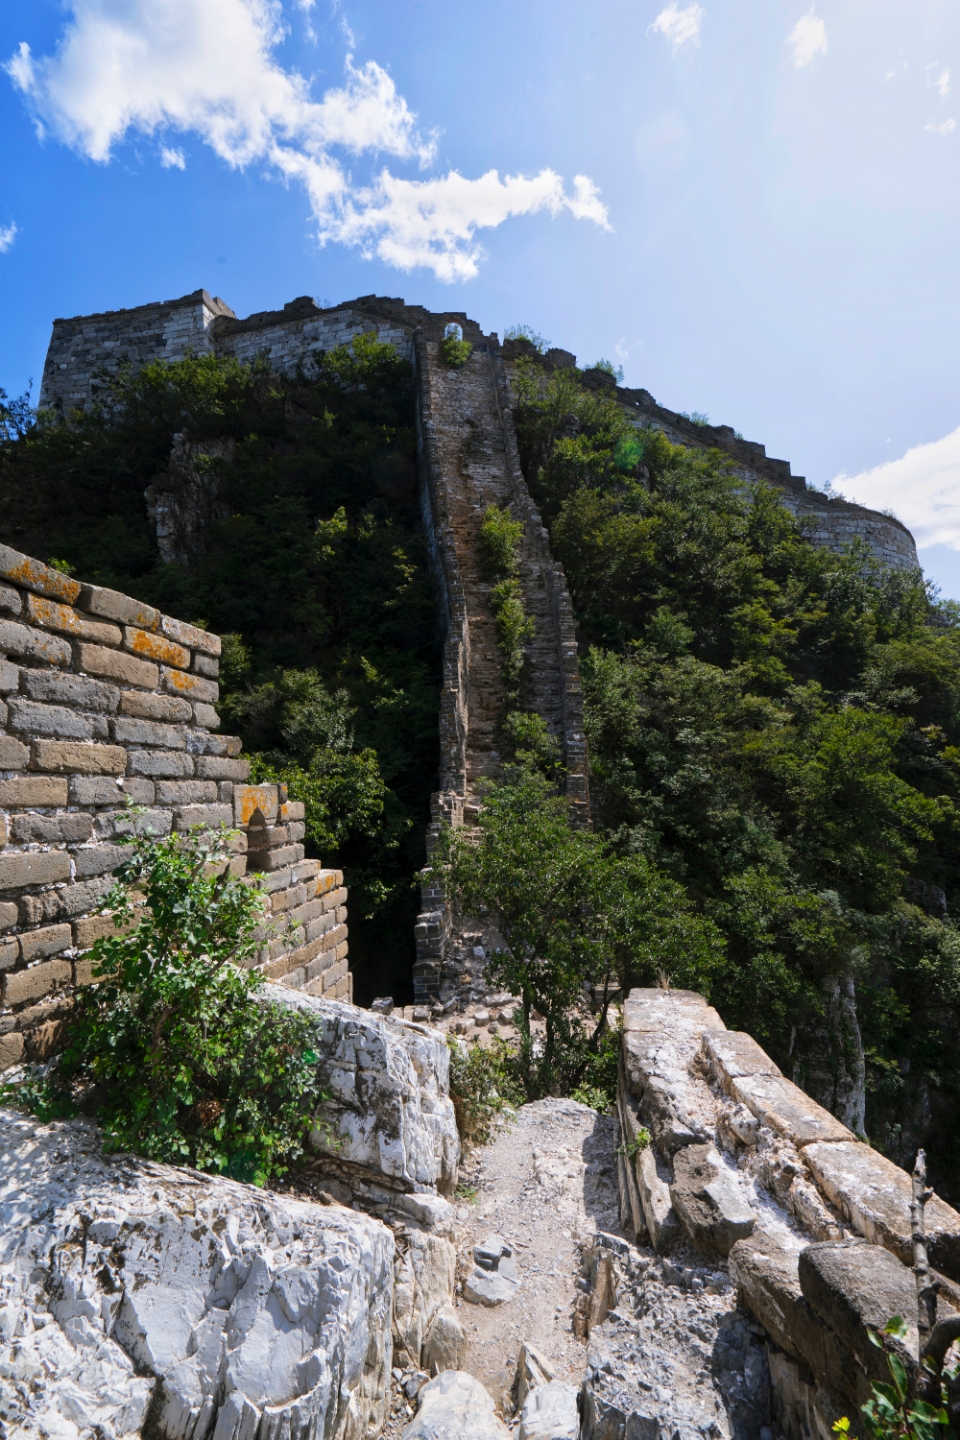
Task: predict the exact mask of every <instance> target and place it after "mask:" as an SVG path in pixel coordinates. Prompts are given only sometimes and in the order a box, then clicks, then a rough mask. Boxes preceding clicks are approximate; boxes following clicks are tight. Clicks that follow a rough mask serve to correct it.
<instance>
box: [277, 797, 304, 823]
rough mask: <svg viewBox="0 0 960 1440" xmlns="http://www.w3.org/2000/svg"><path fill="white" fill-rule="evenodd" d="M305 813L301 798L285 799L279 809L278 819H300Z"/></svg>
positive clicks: (285, 820) (284, 820)
mask: <svg viewBox="0 0 960 1440" xmlns="http://www.w3.org/2000/svg"><path fill="white" fill-rule="evenodd" d="M305 814H306V806H305V805H304V803H303V801H302V800H285V801H284V803H283V804H282V805H281V806H280V809H279V819H280V820H281V821H283V822H284V823H286V822H287V821H288V820H302V819H303V818H304V816H305Z"/></svg>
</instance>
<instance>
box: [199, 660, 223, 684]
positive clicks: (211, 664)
mask: <svg viewBox="0 0 960 1440" xmlns="http://www.w3.org/2000/svg"><path fill="white" fill-rule="evenodd" d="M193 671H194V674H196V675H205V676H206V677H207V679H208V680H216V678H217V676H218V675H219V674H220V661H219V660H214V659H213V657H212V656H211V655H194V657H193Z"/></svg>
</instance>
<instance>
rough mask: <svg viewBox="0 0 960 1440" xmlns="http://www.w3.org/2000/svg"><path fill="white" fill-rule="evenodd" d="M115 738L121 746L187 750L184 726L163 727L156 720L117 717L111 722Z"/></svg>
mask: <svg viewBox="0 0 960 1440" xmlns="http://www.w3.org/2000/svg"><path fill="white" fill-rule="evenodd" d="M111 724H112V726H113V738H114V739H115V740H116V741H118V742H119V743H120V744H121V745H156V746H159V747H161V748H163V749H166V750H185V749H186V748H187V735H186V731H185V730H184V729H183V726H182V725H162V724H160V723H158V722H157V721H156V720H139V719H132V718H129V717H127V716H122V715H120V716H117V718H116V719H115V720H113V721H112V722H111Z"/></svg>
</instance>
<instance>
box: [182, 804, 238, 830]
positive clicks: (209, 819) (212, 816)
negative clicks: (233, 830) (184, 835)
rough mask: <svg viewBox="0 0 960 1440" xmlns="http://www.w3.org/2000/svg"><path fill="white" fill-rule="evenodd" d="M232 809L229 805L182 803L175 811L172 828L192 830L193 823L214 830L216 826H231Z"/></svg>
mask: <svg viewBox="0 0 960 1440" xmlns="http://www.w3.org/2000/svg"><path fill="white" fill-rule="evenodd" d="M232 824H233V811H232V810H231V808H230V806H229V805H184V806H183V808H182V809H180V810H178V811H177V812H176V818H175V820H174V829H176V830H192V829H193V827H194V826H195V825H202V826H204V828H205V829H208V830H215V829H217V827H218V826H221V825H224V826H227V827H229V826H231V825H232Z"/></svg>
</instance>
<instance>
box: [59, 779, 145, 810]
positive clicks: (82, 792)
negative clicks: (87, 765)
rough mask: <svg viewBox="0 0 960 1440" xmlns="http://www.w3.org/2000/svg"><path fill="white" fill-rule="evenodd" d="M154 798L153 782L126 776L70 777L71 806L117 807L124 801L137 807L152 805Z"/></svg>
mask: <svg viewBox="0 0 960 1440" xmlns="http://www.w3.org/2000/svg"><path fill="white" fill-rule="evenodd" d="M121 781H122V783H121ZM153 798H154V785H153V781H152V780H139V779H135V778H132V777H130V776H126V775H125V776H122V777H118V776H112V777H111V776H105V775H71V777H70V804H71V805H116V804H118V803H122V802H123V800H124V799H127V800H132V801H133V802H134V804H135V805H152V804H153ZM64 804H66V801H64Z"/></svg>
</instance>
